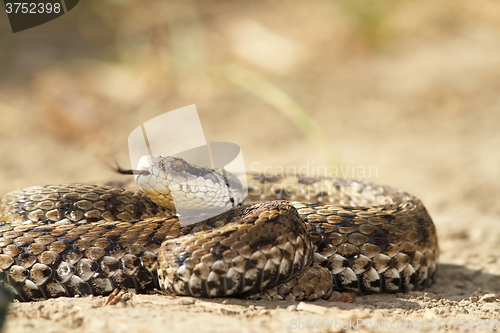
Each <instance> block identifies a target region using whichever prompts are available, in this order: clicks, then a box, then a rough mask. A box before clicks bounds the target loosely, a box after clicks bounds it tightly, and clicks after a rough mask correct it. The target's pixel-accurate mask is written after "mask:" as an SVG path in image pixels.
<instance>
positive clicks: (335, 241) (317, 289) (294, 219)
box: [0, 157, 439, 301]
mask: <svg viewBox="0 0 500 333" xmlns="http://www.w3.org/2000/svg"><path fill="white" fill-rule="evenodd" d="M160 161H161V163H160ZM156 162H157V163H153V164H152V166H151V167H149V169H147V170H149V171H147V172H143V174H142V176H139V177H137V178H138V179H137V182H138V184H139V186H141V179H140V177H143V179H142V181H144V180H145V179H147V180H148V183H149V184H150V185H151V184H153V185H151V186H150V188H151V189H159V188H161V187H160V186H158V184H157V183H158V182H160V181H159V180H155V181H154V182H152V181H151V179H150V178H147V177H151V175H153V176H154V175H158V172H156V171H155V170H157V168H163V169H162V170H163V171H168V172H167V173H168V174H174V176H171V177H169V178H168V177H167V178H168V180H169V181H170V184H168V186H169V188H170V190H171V191H172V189H177V190H181V191H186V190H190V191H198V192H200V191H205V192H207V191H210V189H207V188H206V186H205V185H202V184H203V183H202V182H201V181H202V180H201V179H199V178H200V177H201V178H203V177H206V178H204V179H203V180H207V179H208V178H213V176H205V175H206V174H205V173H200V172H198V171H197V169H196V167H194V166H191V165H190V164H189V163H187V162H185V161H184V160H182V159H179V158H172V157H158V160H157V161H156ZM155 172H156V173H155ZM186 173H187V176H186V177H188V176H189V177H191V176H193V177H194V178H193V179H196V185H193V186H191V187H190V188H189V189H186V188H183V187H182V186H177V187H176V186H173V185H172V181H173V182H175V181H176V179H177V178H176V177H180V176H179V175H184V174H186ZM210 181H211V182H209V183H210V186H215V185H214V182H215V180H214V179H211V180H210ZM224 181H225V182H226V184H227V177H226V178H224ZM155 182H157V183H155ZM193 184H195V183H193ZM174 185H175V184H174ZM196 186H198V188H196ZM147 192H148V191H146V193H147ZM198 192H197V193H198ZM148 195H149V196H153V200H152V199H151V198H150V197H148ZM154 195H155V194H151V193H147V195H146V194H144V193H143V192H133V191H129V190H126V189H122V188H117V187H112V186H97V185H59V186H41V187H31V188H27V189H24V190H21V191H17V192H11V193H9V194H7V195H5V196H4V197H3V198H2V200H1V202H0V232H1V237H0V250H1V251H0V280H1V281H3V283H4V284H5V285H6V286H7V287H8V288H9V289H10V290H11V291H12V292H13V294H14V296H15V298H17V299H19V300H21V301H31V300H41V299H47V298H52V297H60V296H76V295H80V296H85V295H89V294H94V295H107V294H109V293H111V292H112V291H113V290H114V289H115V288H121V289H125V290H128V291H135V292H138V293H148V292H153V291H154V290H155V289H162V290H163V291H165V292H167V293H169V294H175V295H191V296H200V297H222V296H243V297H249V298H267V299H297V300H315V299H321V298H323V299H324V298H328V297H329V296H330V295H331V293H332V291H333V290H340V291H344V290H347V291H354V292H362V293H370V292H376V293H380V292H398V291H407V290H414V289H421V288H424V287H426V286H428V285H430V284H431V283H432V282H433V280H434V275H435V271H436V262H437V258H438V255H439V250H438V244H437V236H436V231H435V227H434V224H433V223H432V220H431V218H430V216H429V214H428V213H427V211H426V210H425V208H424V206H423V205H422V203H421V202H420V201H419V200H418V199H417V198H415V197H414V196H412V195H410V194H408V193H405V192H400V191H396V190H393V189H391V188H389V187H384V186H378V185H372V184H368V183H363V182H358V181H351V180H344V179H333V178H323V179H321V178H319V179H312V178H300V177H299V178H295V177H264V176H254V175H250V176H249V195H248V197H247V198H246V199H245V201H244V202H243V205H238V206H236V207H235V208H233V209H231V210H229V211H227V212H225V213H222V214H220V215H218V216H215V217H211V218H209V219H207V220H204V221H202V222H198V223H195V224H191V225H188V226H184V227H183V226H181V224H180V223H179V220H178V218H177V217H176V216H175V214H174V213H175V212H174V211H173V208H172V207H169V206H168V205H166V206H160V205H158V204H156V203H155V202H158V201H161V200H163V201H164V200H166V199H168V195H165V193H164V197H163V199H161V200H159V199H158V197H157V196H156V197H155V196H154ZM197 197H198V198H200V197H203V195H198V196H197ZM220 197H221V198H224V199H223V200H229V199H228V198H229V197H231V195H228V194H227V193H226V194H225V195H221V196H220ZM165 198H166V199H165ZM220 200H222V199H220ZM231 202H233V203H234V200H232V201H231ZM195 211H196V209H195Z"/></svg>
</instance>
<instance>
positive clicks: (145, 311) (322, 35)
mask: <svg viewBox="0 0 500 333" xmlns="http://www.w3.org/2000/svg"><path fill="white" fill-rule="evenodd" d="M143 3H144V4H147V5H144V6H142V7H139V6H133V5H131V4H124V5H120V6H118V5H116V4H114V3H112V2H109V3H107V2H102V3H101V4H100V5H93V6H94V7H92V6H90V5H88V4H87V5H83V4H80V5H79V6H78V7H76V8H75V9H74V10H73V11H72V12H71V13H70V14H67V15H66V16H63V17H61V18H59V19H57V20H55V21H53V22H51V23H48V24H46V25H44V26H41V27H39V30H36V31H35V30H34V29H33V30H31V31H30V32H25V33H19V34H16V35H11V34H10V32H9V30H8V26H7V24H6V23H4V22H2V25H1V26H0V29H2V32H3V35H2V38H3V39H2V40H1V45H2V46H1V48H0V63H1V64H2V65H1V67H0V74H1V75H0V170H2V172H1V173H0V193H6V192H8V191H11V190H15V189H18V188H21V187H26V186H31V185H39V184H52V183H54V184H56V183H69V182H91V181H96V182H97V181H102V180H106V179H117V178H118V176H117V175H116V174H114V173H113V172H112V171H110V170H109V169H108V168H107V166H106V164H105V163H104V162H103V160H104V161H108V162H112V161H113V158H114V157H116V158H117V159H118V161H119V162H120V163H121V164H123V165H125V166H127V158H128V157H127V144H126V142H127V141H126V139H127V135H128V133H129V132H130V131H131V130H132V129H134V128H135V127H136V126H138V125H139V124H140V123H141V122H144V121H146V120H148V119H150V118H152V117H154V116H156V115H159V114H161V113H163V112H167V111H170V110H173V109H176V108H179V107H182V106H185V105H190V104H196V105H197V107H198V111H199V114H200V118H201V122H202V124H203V127H204V131H205V135H206V137H207V140H209V141H229V142H234V143H237V144H239V145H240V146H241V148H242V151H243V154H244V158H245V162H246V165H247V169H263V168H266V167H274V168H276V167H279V166H289V165H292V166H297V167H300V166H307V168H308V169H307V170H308V171H309V172H311V173H314V172H315V170H316V169H315V168H317V167H318V166H324V165H329V166H331V165H335V166H337V167H338V169H337V170H340V173H341V174H339V175H340V176H347V177H350V178H358V177H362V178H368V179H370V180H371V181H374V182H378V183H382V184H389V185H392V186H394V187H398V188H402V189H405V190H407V191H408V192H411V193H413V194H415V195H417V196H418V197H419V198H421V199H422V200H423V202H424V203H425V204H426V206H427V208H428V210H429V212H430V213H431V216H432V217H433V219H434V221H435V224H436V226H437V229H438V234H439V242H440V248H441V258H440V265H439V272H438V277H437V282H436V284H435V285H434V286H432V287H431V288H429V289H428V290H426V291H423V292H421V291H419V292H410V293H407V294H395V295H366V296H357V297H356V298H355V299H354V302H353V303H346V302H339V301H338V300H339V299H340V297H341V296H342V295H340V294H335V295H333V296H332V299H331V300H329V301H321V302H315V303H304V302H264V301H245V300H237V299H193V298H182V297H166V296H162V295H130V296H129V297H127V298H126V299H125V301H123V302H120V303H118V304H117V305H112V306H104V305H103V304H104V302H105V298H102V297H92V298H82V299H67V298H61V299H55V300H48V301H44V302H36V303H14V304H12V305H11V307H10V310H9V314H8V317H7V324H6V327H5V329H4V331H5V332H9V333H10V332H35V331H36V332H42V333H46V332H47V333H48V332H99V333H104V332H185V331H191V330H196V331H198V332H200V333H201V332H236V331H241V332H267V331H273V332H276V333H278V332H296V331H301V332H347V331H355V330H358V329H364V328H366V327H365V326H363V325H370V324H372V325H382V326H373V327H372V330H373V331H378V332H380V331H381V329H385V330H393V331H406V330H407V329H406V328H411V329H409V330H410V331H438V330H439V331H455V330H456V331H462V330H463V329H464V328H466V327H468V328H475V329H477V330H480V331H485V332H487V331H493V330H494V329H492V323H493V322H492V321H491V320H495V319H498V318H499V317H500V316H499V313H500V242H499V239H500V227H499V224H498V223H499V222H498V220H499V216H500V205H499V204H498V201H499V200H498V199H499V197H498V193H500V183H499V182H498V176H499V169H500V152H499V148H500V134H499V130H498V126H499V125H500V94H498V91H499V89H500V38H499V37H500V14H499V13H500V5H499V4H498V3H497V2H493V1H478V2H474V4H471V3H469V2H467V1H465V0H463V1H442V2H440V5H439V6H438V5H436V4H435V3H434V2H418V3H417V2H405V3H396V2H393V1H381V2H377V3H378V4H379V5H376V4H375V2H373V3H371V2H370V4H371V5H370V6H368V7H364V6H360V4H361V2H360V1H353V2H350V3H351V5H346V3H345V2H336V1H332V2H324V1H314V2H311V3H310V4H309V5H307V6H305V5H302V4H300V3H293V4H292V3H285V2H278V3H271V2H260V3H255V4H250V3H246V2H239V1H228V2H220V3H217V2H213V3H212V2H210V3H206V4H205V3H201V2H199V3H198V2H186V3H185V4H180V3H177V2H175V3H174V2H164V3H160V2H153V1H151V2H150V1H144V2H143ZM90 22H91V23H92V24H91V23H90ZM6 64H7V65H6ZM249 73H250V74H249ZM269 84H272V87H277V88H278V89H280V90H281V93H280V92H277V91H275V90H273V89H274V88H272V87H271V86H269ZM297 105H299V106H301V107H302V108H303V109H304V110H306V111H307V112H308V114H309V115H310V117H311V119H312V120H313V121H315V123H316V124H317V126H319V128H320V129H321V130H322V131H323V132H324V137H325V140H326V142H328V145H327V149H328V153H325V152H324V150H321V149H319V148H318V146H316V145H315V144H314V141H311V140H309V139H308V136H307V133H306V134H305V133H304V132H302V131H301V130H300V128H299V127H298V126H296V125H294V123H293V122H292V121H290V118H287V117H286V116H285V114H284V112H283V110H287V109H293V108H294V107H296V106H297ZM280 110H281V111H280ZM299 123H300V122H299ZM315 133H316V132H315ZM309 134H310V133H309ZM313 136H314V135H313ZM370 167H372V168H371V169H370ZM366 170H372V172H371V173H367V172H365V171H366ZM342 173H344V174H342ZM358 320H359V321H358ZM315 323H316V324H315ZM355 324H357V325H358V326H356V325H355ZM310 325H312V326H310ZM315 325H316V326H315ZM318 325H319V326H318ZM398 325H403V327H400V326H398ZM488 325H489V326H488ZM497 325H498V324H497Z"/></svg>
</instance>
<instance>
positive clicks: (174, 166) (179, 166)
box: [171, 160, 186, 172]
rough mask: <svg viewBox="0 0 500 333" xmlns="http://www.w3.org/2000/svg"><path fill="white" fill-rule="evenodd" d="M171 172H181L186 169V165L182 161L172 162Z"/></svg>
mask: <svg viewBox="0 0 500 333" xmlns="http://www.w3.org/2000/svg"><path fill="white" fill-rule="evenodd" d="M171 166H172V170H174V171H177V172H181V171H184V170H185V169H186V163H184V161H183V160H174V161H173V162H172V164H171Z"/></svg>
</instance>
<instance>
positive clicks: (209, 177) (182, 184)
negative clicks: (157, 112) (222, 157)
mask: <svg viewBox="0 0 500 333" xmlns="http://www.w3.org/2000/svg"><path fill="white" fill-rule="evenodd" d="M134 171H135V172H134V174H135V177H136V183H137V185H138V186H139V187H140V188H141V189H142V190H143V191H144V193H145V194H146V195H147V196H148V197H149V198H150V199H151V200H152V201H153V202H154V203H156V204H157V205H160V206H162V207H165V208H167V209H169V210H171V211H172V212H174V213H176V214H178V215H180V216H184V217H185V216H207V215H209V216H215V215H218V214H220V213H223V212H225V211H226V210H228V209H230V208H232V207H234V206H235V205H237V204H239V203H240V202H241V201H242V200H243V196H242V194H241V193H242V185H241V183H240V182H239V180H238V179H237V177H235V176H234V175H232V174H231V173H229V172H227V171H225V170H223V169H215V170H214V169H212V168H210V167H205V166H197V165H195V164H192V163H189V162H188V161H186V160H184V159H183V158H180V157H174V156H143V157H142V158H141V159H140V161H139V163H138V166H137V170H134Z"/></svg>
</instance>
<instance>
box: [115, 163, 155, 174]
mask: <svg viewBox="0 0 500 333" xmlns="http://www.w3.org/2000/svg"><path fill="white" fill-rule="evenodd" d="M116 172H118V173H119V174H121V175H138V176H149V175H150V174H151V172H149V171H148V170H136V169H122V167H120V166H119V165H118V166H117V167H116Z"/></svg>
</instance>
